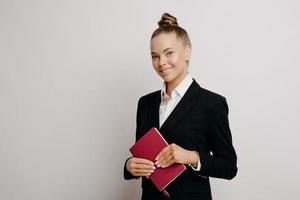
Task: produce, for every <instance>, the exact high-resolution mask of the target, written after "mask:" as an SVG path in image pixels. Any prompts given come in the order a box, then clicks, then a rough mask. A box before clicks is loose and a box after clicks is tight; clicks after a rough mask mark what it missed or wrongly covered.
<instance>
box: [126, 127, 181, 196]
mask: <svg viewBox="0 0 300 200" xmlns="http://www.w3.org/2000/svg"><path fill="white" fill-rule="evenodd" d="M166 146H168V143H167V142H166V140H165V139H164V138H163V136H162V135H161V134H160V133H159V131H158V130H157V129H156V128H151V129H150V130H149V131H148V132H147V133H146V134H145V135H144V136H143V137H141V138H140V139H139V140H138V141H137V142H136V143H135V144H134V145H133V146H132V147H131V148H130V149H129V151H130V152H131V153H132V155H133V156H134V157H137V158H144V159H147V160H151V161H152V162H154V163H155V157H156V156H157V155H158V153H159V152H160V151H161V150H162V149H163V148H164V147H166ZM185 169H186V167H185V166H184V165H183V164H177V163H174V164H173V165H171V166H169V167H167V168H156V169H155V170H154V172H153V173H152V174H151V175H150V177H149V178H150V179H151V180H152V182H153V183H154V185H155V186H156V188H157V189H158V190H159V191H162V190H164V189H165V187H167V186H168V185H169V184H170V183H171V182H172V181H173V180H174V179H175V178H176V177H177V176H179V175H180V174H181V173H182V172H183V171H184V170H185Z"/></svg>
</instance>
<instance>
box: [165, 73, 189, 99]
mask: <svg viewBox="0 0 300 200" xmlns="http://www.w3.org/2000/svg"><path fill="white" fill-rule="evenodd" d="M187 74H188V72H185V73H182V74H181V75H179V76H178V77H176V78H175V79H174V80H172V81H170V82H166V92H167V95H168V96H169V97H171V94H172V92H173V90H174V89H175V88H176V87H177V86H178V85H179V84H180V83H181V81H183V79H184V78H185V77H186V76H187Z"/></svg>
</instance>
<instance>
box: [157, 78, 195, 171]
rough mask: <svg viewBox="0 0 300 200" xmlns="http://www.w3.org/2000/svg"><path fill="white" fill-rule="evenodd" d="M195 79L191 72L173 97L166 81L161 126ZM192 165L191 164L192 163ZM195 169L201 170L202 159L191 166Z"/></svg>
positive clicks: (179, 85) (161, 110) (162, 94)
mask: <svg viewBox="0 0 300 200" xmlns="http://www.w3.org/2000/svg"><path fill="white" fill-rule="evenodd" d="M192 82H193V79H192V77H191V75H190V74H187V76H186V77H185V78H184V79H183V80H182V81H181V82H180V83H179V84H178V85H177V87H176V88H175V89H174V90H173V91H172V93H171V97H169V96H168V94H167V92H166V83H165V82H164V84H163V87H162V89H161V103H160V107H159V127H161V126H162V125H163V123H164V122H165V121H166V119H167V118H168V117H169V115H170V114H171V113H172V111H173V110H174V108H175V107H176V105H177V104H178V103H179V101H180V100H181V99H182V97H183V96H184V94H185V93H186V91H187V90H188V88H189V87H190V86H191V84H192ZM190 166H191V165H190ZM191 167H192V169H193V170H195V171H200V167H201V164H200V159H198V164H197V168H194V167H193V166H191Z"/></svg>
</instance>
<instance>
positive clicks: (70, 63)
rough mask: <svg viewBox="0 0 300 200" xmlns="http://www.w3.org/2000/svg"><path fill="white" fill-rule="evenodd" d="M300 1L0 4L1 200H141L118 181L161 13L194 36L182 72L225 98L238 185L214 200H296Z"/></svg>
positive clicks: (147, 88) (148, 79) (149, 76)
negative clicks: (186, 68) (186, 71)
mask: <svg viewBox="0 0 300 200" xmlns="http://www.w3.org/2000/svg"><path fill="white" fill-rule="evenodd" d="M299 10H300V3H299V1H297V0H284V1H283V0H282V1H279V0H252V1H240V0H228V1H221V0H219V1H215V0H211V1H198V0H194V1H171V0H166V1H158V0H155V1H141V0H132V1H121V0H119V1H99V0H98V1H96V0H95V1H90V0H85V1H83V0H82V1H71V0H69V1H68V0H61V1H58V0H57V1H45V0H28V1H18V0H0V199H1V200H2V199H3V200H21V199H22V200H41V199H43V200H82V199H85V200H96V199H110V200H119V199H120V200H123V199H124V200H137V199H139V197H140V181H139V180H132V181H125V180H123V178H122V173H123V164H124V161H125V159H126V158H127V157H128V156H130V154H129V151H128V148H129V147H130V146H131V145H132V144H133V142H134V134H135V117H136V116H135V115H136V107H137V101H138V99H139V97H140V96H142V95H144V94H147V93H149V92H152V91H155V90H158V89H160V88H161V86H162V80H161V79H160V78H159V77H158V76H157V74H156V73H155V72H154V70H153V69H152V65H151V57H150V50H149V41H150V36H151V33H152V31H153V30H154V29H155V28H156V27H157V21H158V20H159V19H160V17H161V15H162V13H163V12H165V11H167V12H170V13H171V14H173V15H175V16H176V17H177V18H178V22H179V25H182V26H183V27H184V28H185V29H186V30H187V31H188V32H189V34H190V37H191V41H192V45H193V52H192V59H191V63H190V73H191V75H192V76H193V77H194V78H195V79H196V80H197V81H198V83H199V84H200V85H201V86H202V87H204V88H207V89H209V90H212V91H214V92H217V93H220V94H222V95H223V96H225V97H226V98H227V101H228V104H229V119H230V126H231V130H232V136H233V143H234V146H235V148H236V151H237V155H238V168H239V171H238V174H237V177H236V178H235V179H233V180H232V181H226V180H221V179H211V183H212V184H211V185H212V191H213V197H214V199H222V200H241V199H242V200H250V199H251V200H252V199H256V200H262V199H263V200H265V199H272V200H282V199H288V200H298V199H300V191H299V178H300V172H299V165H300V159H299V155H298V153H299V152H300V147H299V138H300V137H299V133H300V132H299V131H300V114H299V113H300V104H299V102H300V94H299V87H300V81H299V72H300V70H299V67H300V57H299V53H300V14H299V13H300V12H299Z"/></svg>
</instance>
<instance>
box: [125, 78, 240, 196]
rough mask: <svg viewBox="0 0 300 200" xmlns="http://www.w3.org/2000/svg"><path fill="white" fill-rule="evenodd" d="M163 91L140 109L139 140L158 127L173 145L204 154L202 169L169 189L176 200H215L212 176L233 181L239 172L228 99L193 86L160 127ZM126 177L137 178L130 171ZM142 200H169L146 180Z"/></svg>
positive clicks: (144, 101) (190, 171) (147, 98)
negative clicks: (213, 197) (212, 191)
mask: <svg viewBox="0 0 300 200" xmlns="http://www.w3.org/2000/svg"><path fill="white" fill-rule="evenodd" d="M160 101H161V97H160V91H156V92H153V93H150V94H148V95H145V96H143V97H141V98H140V100H139V102H138V108H137V124H136V140H138V139H139V138H140V137H142V136H143V134H145V133H146V132H147V131H148V130H149V129H150V128H151V127H156V128H157V129H158V130H159V131H160V132H161V134H162V135H163V137H164V138H165V139H166V140H167V142H168V143H169V144H172V143H175V144H177V145H179V146H181V147H183V148H185V149H188V150H195V151H197V152H198V153H199V155H200V162H201V169H200V171H194V170H193V169H191V167H189V166H187V170H185V172H183V173H182V174H181V175H180V176H178V177H177V179H175V181H173V182H172V183H171V184H170V185H169V186H167V188H166V190H167V191H168V192H169V194H170V196H171V199H172V200H185V199H189V200H190V199H198V200H204V199H211V189H210V184H209V178H208V177H216V178H223V179H232V178H233V177H235V175H236V173H237V166H236V160H237V157H236V153H235V150H234V148H233V146H232V138H231V132H230V127H229V122H228V106H227V103H226V99H225V98H224V97H223V96H221V95H219V94H216V93H213V92H211V91H208V90H206V89H204V88H201V87H200V86H199V85H198V83H197V82H196V81H195V80H193V83H192V84H191V86H190V87H189V88H188V90H187V92H186V93H185V95H184V96H183V97H182V99H181V100H180V102H179V103H178V104H177V106H176V107H175V109H174V110H173V112H172V113H171V114H170V115H169V117H168V118H167V119H166V121H165V122H164V124H163V125H162V126H161V128H159V106H160ZM124 178H125V179H132V178H137V177H134V176H132V174H131V173H130V172H129V171H127V170H126V167H125V166H124ZM142 189H143V194H142V200H148V199H149V200H154V199H155V200H159V199H165V198H163V195H162V194H161V193H160V192H158V191H157V189H156V188H155V186H154V185H153V184H152V182H151V180H149V179H146V178H142Z"/></svg>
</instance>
